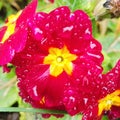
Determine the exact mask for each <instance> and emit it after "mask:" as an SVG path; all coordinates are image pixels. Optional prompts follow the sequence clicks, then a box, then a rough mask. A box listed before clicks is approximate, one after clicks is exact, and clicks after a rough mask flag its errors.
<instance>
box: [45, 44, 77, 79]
mask: <svg viewBox="0 0 120 120" xmlns="http://www.w3.org/2000/svg"><path fill="white" fill-rule="evenodd" d="M76 59H77V56H76V55H75V54H71V53H70V52H69V50H68V49H67V47H66V46H64V47H63V48H62V49H59V48H53V47H51V48H49V54H48V56H46V57H45V58H44V61H43V63H44V64H49V65H50V75H52V76H54V77H57V76H58V75H60V74H61V73H62V72H63V71H65V72H66V73H67V74H68V75H71V73H72V70H73V64H72V61H74V60H76Z"/></svg>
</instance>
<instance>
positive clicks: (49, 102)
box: [12, 7, 103, 114]
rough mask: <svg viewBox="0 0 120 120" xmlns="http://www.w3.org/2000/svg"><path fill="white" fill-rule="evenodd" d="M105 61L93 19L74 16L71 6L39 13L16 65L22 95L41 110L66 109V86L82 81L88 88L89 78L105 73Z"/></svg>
mask: <svg viewBox="0 0 120 120" xmlns="http://www.w3.org/2000/svg"><path fill="white" fill-rule="evenodd" d="M102 60H103V56H102V54H101V45H100V43H99V42H98V41H96V40H95V39H94V38H93V37H92V25H91V21H90V20H89V17H88V16H87V15H86V14H85V13H84V12H83V11H81V10H77V11H75V12H74V13H70V10H69V8H68V7H60V8H57V9H55V10H53V11H52V12H50V13H49V14H46V13H37V14H36V16H35V17H34V21H31V23H29V35H28V38H27V43H26V46H25V48H24V50H23V51H22V52H20V53H18V54H16V56H15V57H14V59H13V61H12V63H13V64H14V65H16V73H17V76H18V79H19V83H18V86H19V89H20V96H21V97H22V98H23V99H24V100H25V101H26V102H29V103H30V104H32V106H33V107H37V108H50V109H60V110H64V109H65V107H66V104H65V103H63V99H64V97H65V96H67V95H68V94H65V86H66V85H69V82H76V81H78V82H79V81H80V82H79V83H80V84H81V86H82V87H83V86H84V87H85V86H86V84H89V82H90V81H89V78H93V77H94V76H93V75H95V76H98V75H99V74H100V73H101V72H102V68H101V63H102ZM93 73H94V74H93ZM82 87H81V90H82ZM75 99H76V98H75ZM67 110H68V109H67ZM73 112H74V110H73V111H72V112H70V113H71V114H72V113H73ZM77 112H79V111H77Z"/></svg>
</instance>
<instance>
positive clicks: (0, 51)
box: [0, 0, 37, 65]
mask: <svg viewBox="0 0 120 120" xmlns="http://www.w3.org/2000/svg"><path fill="white" fill-rule="evenodd" d="M36 6H37V0H33V1H32V2H31V3H30V4H29V5H28V6H27V7H26V8H25V9H24V10H22V11H19V12H18V13H17V14H16V15H10V16H9V17H8V19H7V21H6V23H5V25H4V26H3V27H1V28H0V65H5V64H7V63H8V62H10V61H11V60H12V58H13V57H14V55H15V53H18V52H20V51H21V50H22V49H23V48H24V46H25V43H26V39H27V29H28V27H27V24H28V21H30V19H32V18H33V16H34V14H35V11H36Z"/></svg>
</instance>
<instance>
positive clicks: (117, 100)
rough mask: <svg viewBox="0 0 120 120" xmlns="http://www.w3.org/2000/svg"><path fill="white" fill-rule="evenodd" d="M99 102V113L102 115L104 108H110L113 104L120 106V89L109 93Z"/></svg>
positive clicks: (106, 109)
mask: <svg viewBox="0 0 120 120" xmlns="http://www.w3.org/2000/svg"><path fill="white" fill-rule="evenodd" d="M98 103H99V104H98V115H101V114H102V112H103V111H104V110H105V111H108V110H110V109H111V107H112V105H114V106H120V90H116V91H115V92H113V93H111V94H108V95H107V96H106V97H104V98H102V99H100V100H99V101H98Z"/></svg>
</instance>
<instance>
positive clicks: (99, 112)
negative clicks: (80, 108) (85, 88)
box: [83, 61, 120, 120]
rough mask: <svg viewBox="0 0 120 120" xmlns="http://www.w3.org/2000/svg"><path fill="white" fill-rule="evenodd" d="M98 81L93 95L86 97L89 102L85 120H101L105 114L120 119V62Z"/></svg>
mask: <svg viewBox="0 0 120 120" xmlns="http://www.w3.org/2000/svg"><path fill="white" fill-rule="evenodd" d="M96 81H97V83H96V87H94V90H93V91H91V92H92V94H87V95H86V97H87V99H88V102H87V108H86V109H85V110H84V112H83V113H84V114H83V120H101V118H102V116H103V115H104V114H105V115H108V117H109V118H110V120H116V119H117V118H119V117H120V61H118V63H117V65H116V66H115V67H114V68H113V69H112V70H111V71H110V72H108V73H106V74H104V75H102V76H101V77H100V78H99V79H97V80H96ZM91 90H92V89H91ZM85 94H86V93H85Z"/></svg>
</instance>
